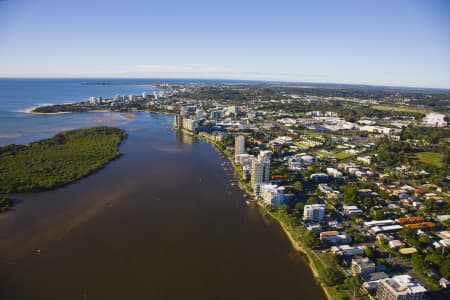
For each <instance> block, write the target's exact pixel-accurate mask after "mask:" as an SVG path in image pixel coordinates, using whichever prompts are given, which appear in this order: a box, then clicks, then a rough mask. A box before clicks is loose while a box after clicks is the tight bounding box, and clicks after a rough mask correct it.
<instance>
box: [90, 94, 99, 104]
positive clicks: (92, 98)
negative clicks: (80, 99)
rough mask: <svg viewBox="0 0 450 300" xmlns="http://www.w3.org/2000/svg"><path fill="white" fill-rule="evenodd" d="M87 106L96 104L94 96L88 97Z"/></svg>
mask: <svg viewBox="0 0 450 300" xmlns="http://www.w3.org/2000/svg"><path fill="white" fill-rule="evenodd" d="M89 104H90V105H95V104H97V97H95V96H91V97H89Z"/></svg>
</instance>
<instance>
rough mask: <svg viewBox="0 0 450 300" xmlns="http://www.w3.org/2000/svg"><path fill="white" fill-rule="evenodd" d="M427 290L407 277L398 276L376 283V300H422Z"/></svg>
mask: <svg viewBox="0 0 450 300" xmlns="http://www.w3.org/2000/svg"><path fill="white" fill-rule="evenodd" d="M426 292H427V289H426V288H424V287H423V286H422V285H420V284H418V283H416V282H414V281H413V278H412V277H411V276H409V275H398V276H394V277H392V278H386V279H382V280H380V281H379V282H378V287H377V295H376V298H377V299H379V300H422V299H423V298H424V295H425V293H426Z"/></svg>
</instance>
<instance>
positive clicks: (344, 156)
mask: <svg viewBox="0 0 450 300" xmlns="http://www.w3.org/2000/svg"><path fill="white" fill-rule="evenodd" d="M353 156H355V154H354V153H348V152H344V151H343V152H339V153H336V154H335V155H334V157H336V158H337V159H347V158H350V157H353Z"/></svg>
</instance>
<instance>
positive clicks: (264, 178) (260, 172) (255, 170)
mask: <svg viewBox="0 0 450 300" xmlns="http://www.w3.org/2000/svg"><path fill="white" fill-rule="evenodd" d="M269 181H270V161H268V160H259V159H255V160H253V162H252V168H251V184H252V187H253V190H254V192H255V196H257V197H259V196H260V186H261V184H264V183H268V182H269Z"/></svg>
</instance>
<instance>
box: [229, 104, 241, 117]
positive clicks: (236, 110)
mask: <svg viewBox="0 0 450 300" xmlns="http://www.w3.org/2000/svg"><path fill="white" fill-rule="evenodd" d="M227 112H228V113H229V114H233V115H237V114H238V113H239V107H237V106H228V107H227Z"/></svg>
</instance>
